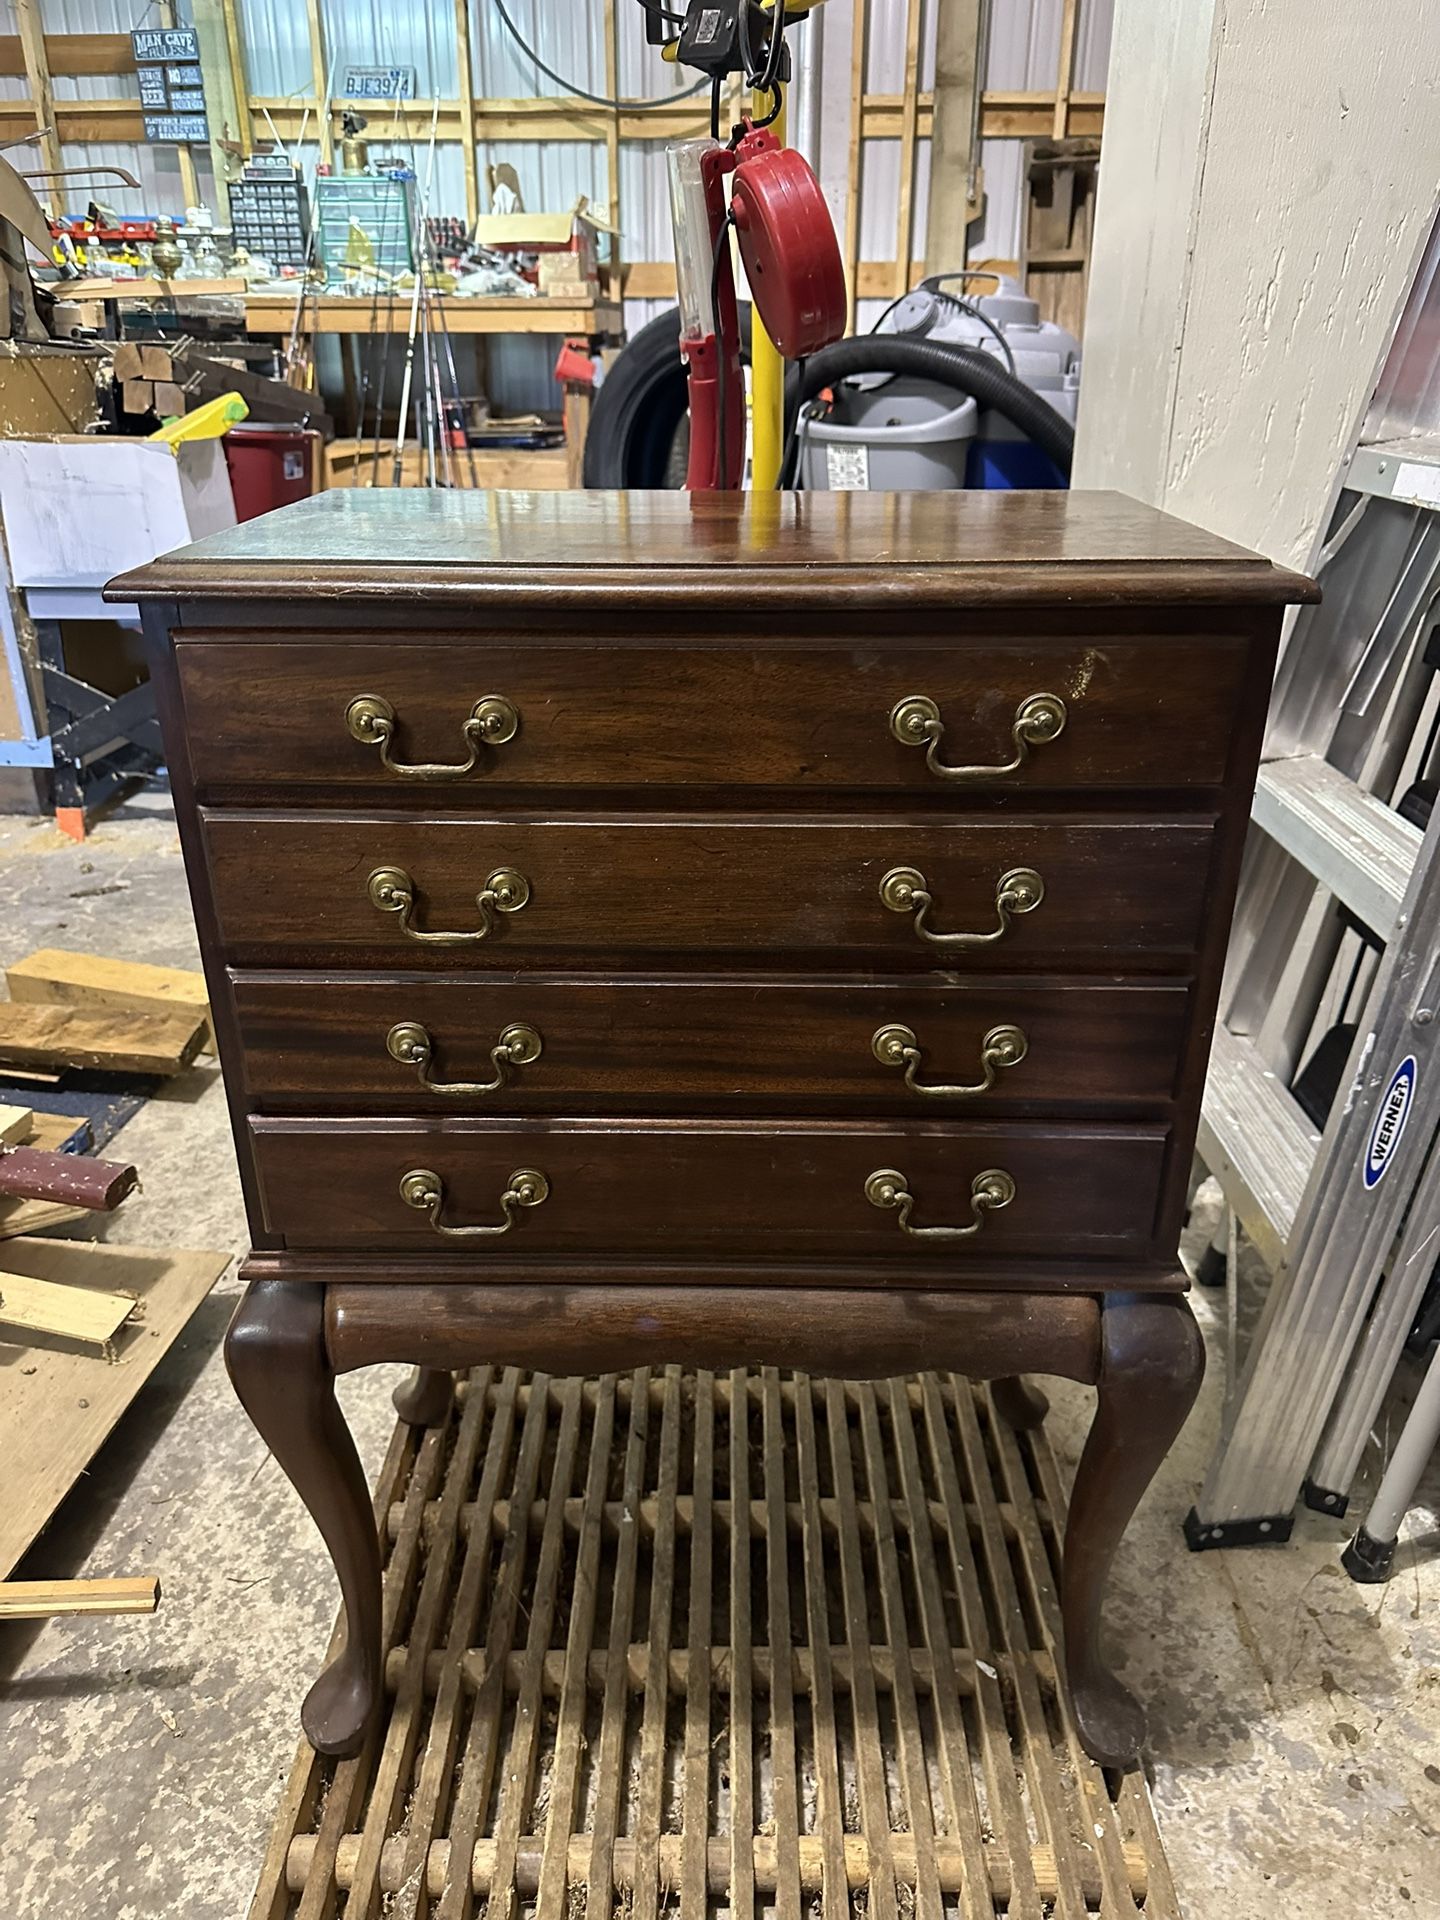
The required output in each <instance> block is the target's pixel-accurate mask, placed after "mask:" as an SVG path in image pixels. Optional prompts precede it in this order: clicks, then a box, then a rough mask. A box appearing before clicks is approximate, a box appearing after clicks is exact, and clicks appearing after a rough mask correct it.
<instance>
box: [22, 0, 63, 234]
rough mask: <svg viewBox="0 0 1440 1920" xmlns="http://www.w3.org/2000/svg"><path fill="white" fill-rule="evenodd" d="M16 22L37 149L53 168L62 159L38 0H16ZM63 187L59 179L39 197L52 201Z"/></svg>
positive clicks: (48, 168) (43, 189) (50, 168)
mask: <svg viewBox="0 0 1440 1920" xmlns="http://www.w3.org/2000/svg"><path fill="white" fill-rule="evenodd" d="M15 24H16V25H17V26H18V27H19V29H20V51H21V56H22V59H23V61H24V66H25V79H26V82H27V84H28V86H29V88H30V109H31V112H32V113H33V114H34V116H35V125H36V126H37V127H38V128H39V129H40V152H41V154H42V156H43V158H44V164H45V167H46V168H47V170H48V171H50V172H52V173H53V172H55V171H56V170H57V169H58V168H59V167H61V166H62V165H63V164H64V163H63V161H62V159H61V155H60V141H59V138H58V136H57V134H56V132H55V100H54V96H53V92H52V89H51V86H50V56H49V51H48V49H47V48H46V45H45V30H44V27H43V26H42V24H41V20H40V0H15ZM61 191H62V189H61V188H60V186H59V184H58V183H55V184H54V185H51V186H48V187H42V188H41V199H42V201H45V202H53V201H55V200H56V199H57V198H58V196H59V194H60V193H61Z"/></svg>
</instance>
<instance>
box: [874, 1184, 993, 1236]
mask: <svg viewBox="0 0 1440 1920" xmlns="http://www.w3.org/2000/svg"><path fill="white" fill-rule="evenodd" d="M865 1198H866V1199H867V1200H868V1201H869V1202H870V1204H871V1206H872V1207H882V1208H885V1209H888V1210H893V1211H894V1212H897V1213H898V1214H899V1215H900V1231H901V1232H902V1233H908V1234H909V1235H910V1237H911V1238H912V1239H913V1240H968V1239H969V1238H970V1237H971V1235H972V1234H976V1233H979V1231H980V1229H981V1227H983V1226H984V1224H985V1216H986V1214H987V1213H997V1212H998V1211H999V1210H1000V1208H1001V1207H1008V1206H1009V1204H1010V1202H1011V1201H1012V1200H1013V1199H1014V1198H1015V1182H1014V1181H1013V1180H1012V1179H1011V1177H1010V1175H1009V1174H1008V1173H1006V1171H1005V1170H1004V1168H1003V1167H989V1168H987V1169H986V1171H985V1172H984V1173H977V1174H976V1176H975V1178H974V1179H973V1180H972V1181H971V1182H970V1206H971V1209H972V1210H973V1212H974V1215H975V1218H974V1220H973V1221H972V1222H971V1224H970V1225H969V1226H968V1227H912V1226H911V1224H910V1215H911V1213H912V1212H913V1211H914V1208H915V1196H914V1194H913V1193H911V1191H910V1189H909V1187H907V1186H906V1184H905V1176H904V1174H903V1173H896V1172H895V1170H894V1168H893V1167H882V1168H881V1169H880V1170H879V1172H877V1173H872V1174H871V1176H870V1178H869V1179H868V1180H867V1181H866V1182H865Z"/></svg>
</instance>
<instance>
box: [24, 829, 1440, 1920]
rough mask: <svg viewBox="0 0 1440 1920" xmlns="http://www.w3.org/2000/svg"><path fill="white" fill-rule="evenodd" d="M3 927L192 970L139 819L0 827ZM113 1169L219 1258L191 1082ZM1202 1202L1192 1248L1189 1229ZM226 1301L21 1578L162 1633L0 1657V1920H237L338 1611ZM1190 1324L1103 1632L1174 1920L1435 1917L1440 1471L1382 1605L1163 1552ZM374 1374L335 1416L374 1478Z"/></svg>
mask: <svg viewBox="0 0 1440 1920" xmlns="http://www.w3.org/2000/svg"><path fill="white" fill-rule="evenodd" d="M0 907H3V910H4V924H5V926H6V928H7V932H6V938H5V942H4V947H3V952H0V962H3V961H5V960H8V959H10V958H12V957H16V956H18V955H20V954H22V953H24V952H26V951H28V950H29V949H31V948H32V947H36V946H45V945H58V946H71V947H78V948H86V949H92V950H94V951H103V952H110V953H118V954H124V955H126V956H128V957H131V958H134V959H137V960H150V961H156V962H160V963H167V964H178V965H186V964H193V963H194V960H195V942H194V932H193V928H192V925H191V920H190V911H189V906H188V902H187V898H186V894H185V883H184V873H183V869H182V866H181V861H180V856H179V850H178V847H177V844H176V841H175V835H174V828H173V824H172V823H171V821H170V819H169V817H168V814H167V813H166V812H165V810H164V805H163V802H160V803H156V802H153V801H152V802H150V803H148V804H147V803H146V802H145V800H144V798H143V797H142V802H141V803H140V804H138V805H132V806H131V807H129V808H127V809H126V810H124V811H123V812H122V813H121V814H120V815H118V816H117V817H115V818H113V819H110V820H108V821H106V822H103V823H102V824H101V825H100V826H99V828H98V829H97V831H96V832H95V833H94V835H93V837H92V838H91V839H90V840H89V841H88V842H87V843H86V845H85V846H84V847H76V846H73V845H71V844H70V843H69V842H67V841H65V840H63V839H62V838H61V837H60V836H59V835H58V834H57V833H56V832H55V830H54V829H53V827H51V826H50V825H49V823H48V822H46V821H43V820H36V819H33V818H20V817H13V818H5V817H0ZM121 1146H122V1148H123V1151H124V1153H125V1154H126V1156H127V1157H131V1158H133V1159H134V1160H136V1161H137V1162H138V1163H139V1165H140V1167H141V1170H142V1174H143V1177H144V1181H145V1190H144V1192H143V1193H142V1194H140V1195H139V1196H137V1197H136V1198H135V1199H133V1200H131V1201H130V1202H128V1203H127V1205H126V1207H125V1208H124V1209H123V1210H122V1212H121V1213H119V1214H118V1215H117V1216H115V1218H114V1219H113V1220H111V1221H109V1222H108V1223H107V1227H106V1235H107V1237H108V1238H110V1239H112V1240H116V1241H132V1242H135V1241H144V1242H159V1243H169V1244H175V1245H180V1246H187V1247H217V1248H225V1249H229V1250H232V1251H236V1252H238V1251H240V1250H241V1248H242V1244H243V1240H244V1221H243V1216H242V1212H241V1207H240V1198H239V1191H238V1186H237V1182H236V1178H235V1171H234V1162H233V1158H232V1155H231V1149H230V1143H229V1136H228V1132H227V1128H226V1118H225V1107H224V1101H223V1098H222V1092H221V1087H220V1080H219V1074H218V1072H217V1071H216V1070H215V1069H214V1068H210V1069H206V1070H202V1071H200V1072H199V1073H197V1074H196V1075H194V1076H191V1077H190V1079H188V1080H186V1081H184V1082H182V1083H181V1084H180V1085H179V1086H178V1087H176V1088H174V1089H173V1090H172V1091H171V1092H169V1093H166V1094H164V1095H162V1096H161V1097H160V1098H158V1099H156V1100H154V1101H152V1102H151V1103H150V1104H149V1105H148V1106H147V1107H146V1108H145V1109H144V1111H143V1112H142V1113H141V1114H140V1115H139V1116H138V1117H137V1118H136V1119H135V1120H134V1121H132V1122H131V1124H130V1126H129V1127H128V1128H126V1130H125V1132H124V1134H123V1136H122V1137H121ZM1203 1199H1204V1196H1202V1206H1201V1209H1200V1212H1199V1215H1198V1216H1197V1224H1196V1229H1195V1233H1194V1235H1193V1237H1194V1238H1195V1239H1196V1241H1197V1242H1203V1239H1204V1236H1205V1233H1206V1231H1207V1228H1208V1223H1209V1220H1210V1219H1211V1218H1213V1215H1212V1214H1210V1213H1208V1212H1207V1210H1206V1209H1205V1207H1204V1205H1203ZM1252 1277H1253V1276H1252ZM235 1291H236V1289H235V1283H234V1279H233V1274H232V1275H231V1276H227V1278H226V1279H225V1280H223V1281H222V1282H221V1284H220V1285H219V1286H218V1287H217V1288H216V1290H215V1292H214V1294H213V1295H212V1296H211V1298H210V1299H209V1300H208V1301H207V1302H206V1304H205V1305H204V1306H203V1307H202V1309H201V1310H200V1312H199V1313H198V1314H197V1315H196V1317H195V1319H194V1321H193V1322H192V1323H191V1326H190V1328H189V1330H188V1332H187V1334H186V1335H185V1336H184V1337H183V1338H182V1339H181V1341H180V1342H179V1343H178V1344H177V1346H176V1347H175V1348H174V1350H173V1351H172V1352H171V1354H170V1355H169V1356H168V1358H167V1359H166V1361H165V1362H164V1363H163V1364H162V1365H161V1367H160V1368H159V1370H158V1371H157V1372H156V1374H155V1375H154V1377H153V1378H152V1380H151V1381H150V1383H149V1384H148V1386H147V1387H146V1389H145V1390H144V1392H143V1393H142V1395H141V1397H140V1399H139V1400H138V1401H137V1403H136V1404H135V1406H134V1407H133V1408H132V1409H131V1411H130V1413H129V1414H128V1415H127V1416H126V1418H125V1420H124V1421H123V1422H122V1424H121V1426H120V1428H119V1429H118V1430H117V1432H116V1433H115V1435H114V1436H113V1438H112V1439H111V1441H110V1442H109V1444H108V1445H107V1446H106V1448H105V1449H104V1451H103V1452H102V1453H101V1455H100V1456H99V1458H98V1459H97V1460H96V1462H95V1463H94V1466H93V1468H92V1471H91V1472H90V1474H89V1475H88V1476H87V1477H86V1479H85V1480H84V1481H82V1483H81V1484H80V1486H79V1487H78V1488H77V1489H76V1491H75V1492H74V1493H73V1494H72V1496H71V1497H70V1499H69V1501H68V1502H67V1504H66V1506H65V1507H64V1508H63V1509H62V1511H61V1513H60V1514H59V1516H58V1517H57V1519H56V1520H55V1522H54V1524H53V1525H52V1526H51V1528H50V1530H49V1532H48V1533H47V1534H46V1536H45V1537H44V1538H43V1539H42V1541H41V1542H40V1543H39V1545H38V1546H37V1548H36V1549H35V1550H34V1552H33V1553H32V1555H31V1556H30V1559H29V1561H28V1562H27V1564H26V1566H25V1567H24V1568H23V1569H22V1572H24V1573H25V1574H27V1575H29V1576H31V1577H44V1576H53V1577H62V1576H67V1575H73V1574H82V1573H84V1574H96V1575H100V1574H121V1573H126V1574H139V1573H150V1572H156V1573H158V1574H160V1576H161V1578H162V1580H163V1583H164V1593H165V1597H164V1601H163V1604H162V1606H161V1610H160V1612H159V1614H158V1615H157V1616H155V1617H154V1618H153V1619H131V1620H124V1619H113V1620H93V1621H80V1622H75V1623H66V1624H47V1625H45V1626H43V1627H42V1628H40V1629H39V1630H31V1629H28V1628H21V1627H17V1626H11V1627H7V1628H4V1629H0V1912H3V1913H4V1914H6V1915H7V1916H10V1917H11V1920H31V1916H35V1917H36V1920H38V1917H39V1916H41V1915H45V1916H50V1915H54V1914H59V1913H65V1914H72V1915H75V1916H84V1920H152V1917H153V1916H156V1915H160V1914H173V1915H177V1916H179V1915H183V1916H184V1920H239V1917H240V1916H243V1914H244V1913H245V1911H246V1908H247V1905H248V1901H249V1896H250V1892H251V1889H252V1886H253V1882H254V1878H255V1874H256V1871H257V1868H258V1864H259V1860H260V1855H261V1852H262V1849H263V1847H264V1844H265V1840H266V1837H267V1834H268V1831H269V1826H270V1821H271V1817H272V1813H273V1810H274V1805H275V1802H276V1799H277V1797H278V1795H279V1792H280V1789H281V1785H282V1782H283V1779H284V1776H285V1774H286V1772H287V1770H288V1767H289V1764H290V1759H291V1756H292V1752H293V1748H294V1742H295V1737H296V1730H297V1723H296V1718H295V1714H296V1708H297V1705H298V1702H299V1699H300V1696H301V1694H302V1692H303V1690H304V1687H305V1685H306V1684H307V1683H308V1680H309V1679H310V1678H311V1677H312V1675H313V1673H314V1672H315V1670H316V1666H317V1663H318V1660H319V1657H320V1654H321V1649H322V1647H323V1644H324V1642H325V1639H326V1637H327V1636H328V1633H329V1629H330V1625H331V1621H332V1618H333V1614H334V1607H335V1595H334V1590H333V1587H332V1584H331V1579H330V1574H329V1569H328V1566H327V1564H326V1562H325V1560H324V1558H323V1554H322V1550H321V1547H320V1544H319V1541H318V1538H317V1537H316V1536H315V1534H314V1533H313V1531H312V1529H311V1527H310V1525H309V1522H308V1520H307V1519H306V1518H305V1517H304V1515H303V1512H302V1510H301V1508H300V1506H299V1503H298V1502H297V1501H296V1500H295V1498H294V1496H293V1495H292V1494H291V1492H290V1490H289V1488H288V1486H287V1484H286V1483H285V1482H284V1480H283V1479H282V1477H281V1475H280V1473H279V1471H278V1469H277V1468H276V1467H275V1466H274V1465H273V1463H272V1462H271V1461H270V1460H269V1459H268V1456H267V1455H266V1454H265V1452H264V1450H263V1448H262V1447H261V1445H260V1442H259V1440H258V1439H257V1438H256V1437H255V1435H254V1434H253V1433H252V1431H251V1429H250V1427H249V1425H248V1423H247V1422H246V1420H245V1419H244V1417H243V1415H242V1414H241V1412H240V1410H239V1407H238V1406H237V1405H236V1403H235V1401H234V1398H233V1396H232V1394H231V1392H230V1388H229V1384H228V1382H227V1380H226V1378H225V1374H224V1369H223V1367H222V1364H221V1360H220V1354H219V1343H220V1339H221V1336H222V1334H223V1331H224V1327H225V1323H226V1320H227V1318H228V1316H229V1313H230V1311H231V1307H232V1304H233V1301H234V1297H235ZM1197 1305H1198V1307H1199V1310H1200V1313H1201V1316H1202V1318H1203V1320H1204V1321H1205V1324H1206V1332H1207V1338H1209V1340H1210V1342H1211V1349H1212V1365H1211V1371H1210V1377H1209V1380H1208V1382H1207V1384H1206V1388H1205V1392H1204V1396H1203V1399H1202V1402H1201V1406H1200V1408H1199V1410H1198V1411H1197V1413H1196V1415H1195V1417H1194V1418H1193V1419H1192V1421H1191V1423H1190V1425H1189V1427H1188V1429H1187V1431H1186V1433H1185V1435H1184V1437H1183V1439H1182V1441H1181V1442H1180V1444H1179V1445H1178V1446H1177V1448H1176V1449H1175V1451H1174V1453H1173V1454H1172V1455H1171V1457H1170V1460H1169V1461H1168V1462H1167V1464H1166V1467H1165V1469H1164V1471H1163V1473H1162V1474H1161V1476H1160V1479H1159V1481H1158V1482H1157V1484H1156V1486H1155V1488H1154V1489H1153V1490H1152V1492H1151V1495H1150V1497H1149V1499H1148V1500H1147V1502H1146V1504H1145V1506H1144V1507H1143V1509H1142V1511H1141V1514H1140V1515H1139V1517H1138V1518H1137V1520H1136V1522H1135V1524H1134V1525H1133V1527H1132V1528H1131V1531H1130V1534H1129V1536H1128V1538H1127V1541H1126V1543H1125V1547H1124V1549H1123V1552H1122V1555H1121V1559H1120V1563H1119V1566H1118V1568H1117V1573H1116V1578H1115V1584H1114V1591H1113V1596H1112V1603H1111V1609H1110V1621H1111V1629H1112V1634H1113V1641H1114V1644H1115V1646H1116V1648H1117V1649H1119V1650H1120V1651H1121V1652H1122V1653H1123V1655H1124V1666H1125V1671H1126V1673H1127V1675H1129V1676H1130V1677H1132V1679H1133V1680H1134V1682H1135V1684H1136V1685H1137V1686H1138V1688H1139V1690H1140V1691H1141V1693H1142V1695H1143V1696H1144V1697H1145V1698H1146V1699H1148V1701H1149V1702H1150V1707H1151V1725H1152V1735H1153V1738H1152V1748H1153V1751H1154V1754H1155V1756H1156V1759H1155V1766H1154V1786H1155V1797H1156V1802H1157V1806H1158V1809H1159V1815H1160V1823H1161V1831H1162V1834H1163V1837H1164V1840H1165V1844H1166V1847H1167V1849H1168V1852H1169V1855H1170V1859H1171V1862H1172V1864H1173V1867H1174V1871H1175V1877H1176V1881H1177V1883H1178V1886H1179V1889H1180V1894H1181V1901H1182V1905H1183V1907H1184V1910H1185V1912H1186V1914H1187V1915H1188V1916H1190V1920H1254V1917H1255V1916H1256V1915H1259V1914H1263V1913H1275V1914H1277V1915H1278V1914H1284V1915H1286V1916H1290V1915H1294V1916H1297V1917H1298V1920H1314V1917H1318V1916H1324V1915H1331V1914H1334V1915H1337V1916H1338V1915H1345V1916H1353V1915H1356V1914H1361V1915H1365V1916H1389V1915H1406V1916H1436V1920H1440V1839H1437V1828H1440V1764H1437V1763H1440V1614H1437V1606H1436V1603H1437V1600H1440V1528H1437V1520H1436V1513H1437V1509H1440V1474H1433V1475H1432V1478H1431V1480H1430V1482H1429V1484H1428V1485H1427V1487H1426V1489H1425V1496H1426V1497H1425V1504H1424V1505H1423V1506H1422V1507H1421V1508H1420V1509H1418V1510H1417V1511H1416V1512H1415V1513H1414V1514H1412V1516H1411V1520H1410V1522H1409V1524H1408V1528H1407V1540H1406V1544H1405V1546H1404V1547H1403V1548H1402V1553H1401V1561H1400V1572H1399V1573H1398V1575H1397V1577H1396V1578H1395V1579H1394V1580H1393V1581H1392V1582H1391V1583H1390V1585H1388V1586H1386V1587H1383V1588H1365V1587H1356V1586H1354V1585H1352V1584H1351V1582H1350V1581H1349V1580H1348V1579H1347V1578H1346V1577H1345V1575H1344V1574H1343V1573H1342V1571H1341V1569H1340V1566H1339V1561H1338V1553H1339V1548H1340V1545H1341V1544H1342V1539H1343V1536H1342V1533H1341V1530H1340V1528H1339V1527H1338V1526H1337V1525H1335V1524H1334V1523H1331V1522H1327V1521H1324V1520H1322V1519H1320V1518H1319V1517H1318V1516H1315V1515H1311V1514H1304V1515H1302V1517H1301V1519H1300V1521H1299V1523H1298V1525H1297V1529H1296V1538H1295V1540H1294V1541H1293V1542H1292V1544H1291V1545H1290V1547H1289V1548H1288V1549H1284V1550H1275V1549H1270V1550H1259V1551H1251V1552H1240V1553H1229V1554H1209V1555H1204V1556H1200V1557H1193V1556H1191V1555H1190V1554H1188V1553H1187V1552H1186V1551H1185V1548H1184V1545H1183V1543H1182V1541H1181V1538H1180V1535H1179V1531H1178V1520H1179V1517H1180V1515H1181V1514H1182V1513H1183V1512H1184V1511H1185V1509H1186V1508H1187V1507H1188V1506H1189V1505H1190V1504H1191V1501H1192V1500H1193V1498H1194V1495H1195V1492H1196V1490H1197V1488H1198V1485H1199V1482H1200V1479H1201V1477H1202V1475H1203V1472H1204V1468H1205V1463H1206V1461H1207V1459H1208V1456H1209V1453H1210V1450H1211V1447H1212V1445H1213V1443H1214V1439H1215V1435H1216V1432H1217V1427H1218V1422H1219V1416H1220V1409H1221V1398H1222V1390H1223V1384H1224V1373H1225V1368H1224V1362H1223V1357H1222V1342H1223V1335H1222V1334H1220V1332H1219V1330H1218V1329H1217V1325H1216V1316H1215V1313H1214V1311H1213V1308H1212V1305H1211V1302H1210V1301H1209V1300H1208V1299H1207V1298H1205V1297H1204V1296H1201V1297H1200V1298H1199V1299H1198V1301H1197ZM394 1377H395V1376H394V1375H393V1374H391V1373H389V1372H384V1373H382V1372H377V1373H376V1374H374V1375H371V1376H364V1377H357V1378H353V1379H351V1380H349V1381H346V1382H345V1383H344V1384H343V1388H342V1395H343V1399H344V1401H345V1405H346V1408H347V1411H348V1413H349V1415H350V1418H351V1420H352V1423H353V1425H354V1427H355V1431H356V1437H357V1439H358V1441H359V1443H360V1447H361V1452H362V1455H363V1456H364V1458H365V1460H366V1463H367V1466H368V1467H369V1468H371V1469H372V1470H373V1469H374V1467H375V1466H376V1465H378V1462H379V1459H380V1455H381V1452H382V1450H383V1447H384V1444H385V1441H386V1439H387V1437H388V1435H389V1432H390V1429H391V1425H392V1418H393V1416H392V1414H391V1410H390V1406H389V1398H388V1392H389V1388H390V1386H391V1384H392V1383H393V1379H394ZM1053 1401H1054V1413H1053V1414H1052V1418H1051V1428H1052V1436H1053V1439H1054V1442H1055V1444H1056V1447H1057V1450H1058V1452H1059V1453H1060V1455H1061V1458H1062V1460H1063V1461H1064V1462H1065V1463H1066V1464H1067V1466H1068V1465H1071V1464H1073V1461H1074V1459H1075V1458H1076V1457H1077V1455H1078V1451H1079V1446H1080V1442H1081V1440H1082V1438H1083V1433H1084V1426H1085V1420H1086V1417H1087V1413H1088V1398H1087V1396H1086V1394H1085V1393H1084V1392H1083V1391H1082V1390H1080V1389H1078V1388H1071V1387H1068V1386H1066V1385H1064V1384H1063V1383H1057V1384H1056V1386H1055V1388H1054V1392H1053ZM1397 1417H1398V1416H1397ZM37 1442H38V1443H40V1444H43V1436H37Z"/></svg>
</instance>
